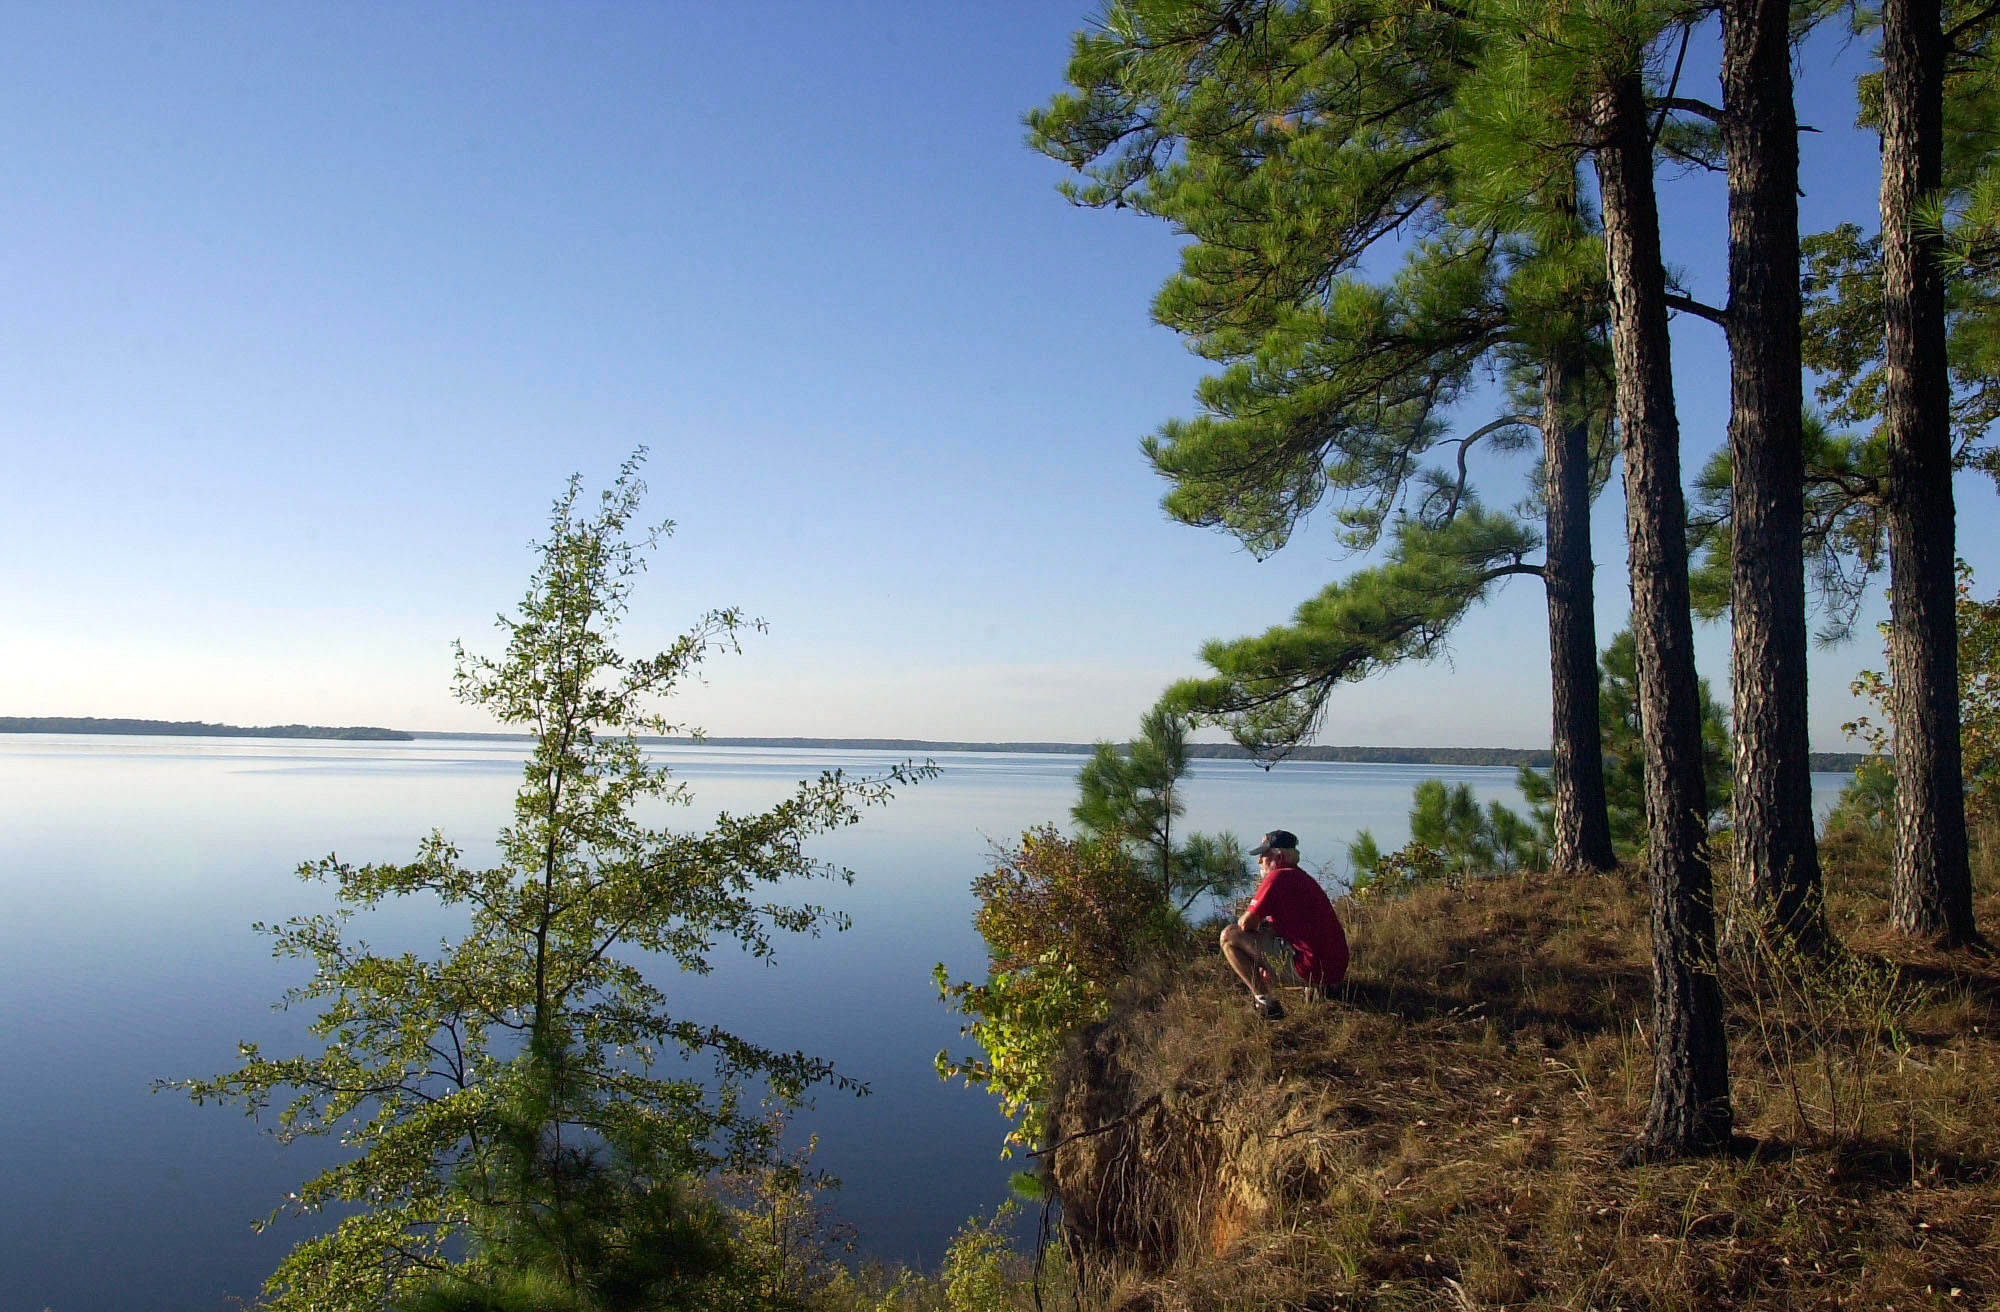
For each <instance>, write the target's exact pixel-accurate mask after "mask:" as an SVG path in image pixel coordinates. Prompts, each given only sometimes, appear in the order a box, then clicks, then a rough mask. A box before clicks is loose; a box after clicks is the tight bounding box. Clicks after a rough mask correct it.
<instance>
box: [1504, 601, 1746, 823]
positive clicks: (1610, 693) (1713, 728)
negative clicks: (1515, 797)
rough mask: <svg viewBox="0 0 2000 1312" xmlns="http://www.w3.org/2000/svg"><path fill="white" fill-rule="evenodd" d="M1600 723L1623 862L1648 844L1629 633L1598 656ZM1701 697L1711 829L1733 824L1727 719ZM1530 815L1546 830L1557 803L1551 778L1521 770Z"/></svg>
mask: <svg viewBox="0 0 2000 1312" xmlns="http://www.w3.org/2000/svg"><path fill="white" fill-rule="evenodd" d="M1597 686H1598V723H1599V725H1600V726H1601V729H1602V736H1601V741H1602V743H1603V745H1604V792H1605V801H1606V806H1607V809H1608V810H1609V812H1610V816H1611V841H1612V843H1613V845H1614V846H1615V847H1616V849H1617V851H1618V855H1619V856H1620V857H1621V858H1627V859H1629V858H1631V857H1634V856H1636V855H1637V854H1638V852H1639V851H1640V850H1641V848H1642V847H1643V846H1644V844H1645V841H1646V761H1645V752H1644V745H1643V744H1642V742H1641V741H1640V738H1639V663H1638V646H1637V644H1636V643H1635V642H1634V641H1633V638H1632V631H1631V630H1630V629H1626V630H1622V631H1621V632H1619V633H1618V635H1617V636H1616V637H1614V638H1612V639H1611V645H1610V646H1608V647H1606V648H1605V649H1604V651H1603V652H1602V653H1601V654H1600V655H1599V657H1598V685H1597ZM1698 686H1699V689H1700V694H1701V767H1702V774H1703V776H1704V777H1705V779H1706V780H1707V784H1708V806H1709V813H1708V816H1707V820H1708V824H1709V827H1710V828H1715V827H1716V826H1719V825H1726V824H1727V823H1728V822H1729V799H1730V746H1729V720H1728V718H1727V716H1725V715H1724V713H1723V710H1722V706H1721V704H1720V703H1719V702H1717V701H1716V700H1715V694H1714V693H1713V692H1712V691H1711V690H1710V689H1709V686H1708V680H1706V679H1703V680H1701V681H1700V683H1699V685H1698ZM1517 782H1518V784H1519V786H1520V789H1521V795H1522V796H1523V797H1525V798H1526V799H1527V801H1528V805H1529V810H1530V814H1531V815H1532V816H1533V818H1534V820H1535V821H1536V823H1537V824H1538V825H1540V826H1542V827H1544V828H1545V829H1546V827H1547V826H1548V825H1549V824H1550V823H1551V822H1552V820H1553V816H1552V814H1551V812H1550V809H1549V808H1550V807H1551V805H1552V804H1553V802H1554V796H1553V788H1552V786H1551V785H1550V783H1549V780H1548V776H1547V775H1545V774H1543V773H1542V772H1541V771H1539V770H1536V769H1535V768H1533V767H1532V766H1525V765H1524V766H1522V767H1521V768H1520V771H1519V774H1518V776H1517Z"/></svg>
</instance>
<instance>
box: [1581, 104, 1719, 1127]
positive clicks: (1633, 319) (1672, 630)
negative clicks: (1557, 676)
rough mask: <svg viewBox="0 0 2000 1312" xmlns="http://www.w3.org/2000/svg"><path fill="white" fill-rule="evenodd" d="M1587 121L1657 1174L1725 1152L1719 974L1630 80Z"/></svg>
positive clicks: (1660, 329) (1647, 163)
mask: <svg viewBox="0 0 2000 1312" xmlns="http://www.w3.org/2000/svg"><path fill="white" fill-rule="evenodd" d="M1593 108H1594V111H1595V117H1596V120H1597V124H1596V126H1597V132H1598V144H1597V147H1596V152H1595V154H1596V162H1597V177H1598V190H1599V192H1600V194H1601V196H1602V199H1603V206H1604V245H1605V267H1606V272H1607V274H1608V275H1609V279H1610V283H1611V342H1612V354H1613V357H1614V359H1615V361H1616V364H1617V370H1618V425H1619V429H1620V431H1621V434H1622V436H1623V440H1624V458H1625V505H1626V510H1625V515H1626V532H1627V537H1628V540H1629V553H1630V557H1631V567H1632V635H1633V638H1634V639H1635V645H1636V648H1637V655H1638V667H1639V721H1640V735H1641V738H1642V741H1643V744H1644V749H1645V757H1646V825H1647V834H1648V840H1649V841H1648V843H1647V877H1648V880H1649V883H1650V885H1651V889H1652V903H1653V1100H1652V1106H1651V1109H1650V1110H1649V1111H1648V1113H1647V1116H1646V1127H1645V1129H1644V1130H1643V1131H1642V1132H1641V1134H1640V1138H1639V1141H1638V1142H1637V1143H1636V1144H1635V1145H1634V1146H1633V1150H1634V1153H1635V1155H1636V1156H1638V1157H1641V1158H1646V1159H1655V1158H1662V1157H1673V1156H1680V1155H1683V1154H1687V1153H1694V1152H1702V1151H1705V1150H1708V1149H1712V1148H1715V1147H1717V1146H1719V1145H1721V1144H1723V1143H1725V1142H1727V1141H1728V1138H1729V1134H1730V1128H1731V1119H1732V1118H1731V1112H1730V1106H1729V1055H1728V1049H1727V1047H1726V1045H1725V1042H1724V1037H1723V1028H1722V988H1721V985H1720V982H1719V981H1718V980H1717V978H1716V973H1715V965H1716V963H1715V902H1714V891H1713V888H1712V887H1711V883H1710V875H1709V868H1708V851H1707V840H1708V829H1707V819H1706V818H1707V815H1708V797H1707V785H1706V783H1705V782H1704V780H1703V779H1702V773H1701V703H1700V694H1699V691H1698V685H1697V682H1696V677H1695V667H1694V622H1693V619H1692V618H1691V616H1690V615H1689V611H1688V578H1687V518H1686V506H1685V503H1684V499H1683V497H1682V493H1681V475H1680V467H1681V462H1680V423H1679V419H1678V418H1677V417H1676V414H1675V411H1674V393H1673V378H1672V375H1671V365H1670V356H1669V348H1668V342H1667V306H1666V270H1665V269H1664V267H1663V266H1662V264H1661V261H1660V213H1659V204H1658V201H1657V199H1656V198H1655V196H1654V193H1653V151H1652V142H1651V140H1650V139H1649V137H1648V134H1647V123H1646V106H1645V99H1644V96H1643V93H1642V91H1641V87H1640V82H1639V76H1638V74H1637V73H1636V72H1634V73H1632V74H1631V75H1628V76H1624V77H1620V78H1619V79H1618V80H1617V81H1615V82H1614V83H1613V84H1612V85H1611V86H1610V87H1609V88H1607V89H1606V90H1605V91H1604V92H1602V93H1600V95H1599V96H1598V97H1597V101H1596V104H1595V105H1594V106H1593Z"/></svg>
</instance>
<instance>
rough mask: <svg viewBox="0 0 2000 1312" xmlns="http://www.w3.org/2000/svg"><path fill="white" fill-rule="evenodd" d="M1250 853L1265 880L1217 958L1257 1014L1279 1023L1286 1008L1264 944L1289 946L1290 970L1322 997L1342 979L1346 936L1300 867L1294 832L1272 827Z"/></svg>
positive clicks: (1231, 928)
mask: <svg viewBox="0 0 2000 1312" xmlns="http://www.w3.org/2000/svg"><path fill="white" fill-rule="evenodd" d="M1250 851H1251V853H1252V854H1253V855H1255V856H1256V857H1257V867H1258V869H1260V870H1262V871H1263V872H1264V882H1263V883H1261V884H1259V885H1258V886H1257V892H1256V895H1255V896H1254V897H1252V898H1251V899H1250V905H1249V906H1247V907H1245V908H1244V909H1243V914H1242V915H1241V916H1240V917H1238V918H1237V921H1236V923H1235V924H1233V925H1227V926H1224V927H1223V930H1222V956H1223V959H1224V960H1226V961H1227V962H1228V963H1229V967H1230V969H1231V970H1234V971H1235V972H1236V977H1237V978H1238V979H1240V980H1242V981H1243V983H1244V985H1245V987H1247V988H1248V989H1249V990H1250V999H1251V1002H1252V1004H1253V1005H1254V1006H1255V1007H1256V1008H1257V1014H1258V1015H1260V1016H1262V1017H1264V1018H1265V1019H1266V1020H1278V1019H1281V1018H1282V1017H1283V1016H1284V1014H1285V1009H1284V1008H1283V1007H1282V1006H1280V1005H1279V1004H1278V1000H1277V998H1275V997H1273V996H1272V991H1273V990H1274V989H1275V987H1276V985H1277V978H1276V976H1274V975H1272V973H1271V968H1270V966H1269V965H1268V964H1266V963H1265V960H1264V945H1265V944H1266V943H1267V942H1268V941H1269V940H1270V939H1271V938H1280V939H1283V940H1284V941H1285V942H1287V943H1289V944H1291V945H1292V970H1293V971H1294V972H1296V973H1297V975H1298V977H1299V978H1300V979H1302V980H1304V981H1305V983H1306V987H1307V988H1309V989H1311V990H1312V991H1313V993H1321V994H1323V993H1325V992H1327V991H1329V990H1331V989H1333V988H1334V987H1335V986H1337V985H1338V984H1339V983H1340V981H1341V980H1342V979H1344V978H1346V976H1347V932H1346V931H1345V930H1343V929H1342V928H1341V927H1340V917H1339V916H1337V915H1335V914H1334V911H1333V903H1332V901H1331V900H1329V899H1328V897H1327V895H1326V890H1325V889H1323V888H1321V887H1320V886H1319V881H1317V880H1315V879H1314V878H1313V877H1312V876H1311V875H1309V874H1307V873H1306V872H1305V871H1303V870H1301V869H1299V840H1298V837H1297V836H1296V835H1295V834H1293V833H1292V832H1291V831H1290V830H1288V829H1273V830H1272V831H1271V832H1270V833H1268V834H1265V835H1264V841H1263V842H1262V843H1259V844H1258V845H1257V846H1256V847H1253V848H1251V849H1250ZM1308 996H1312V994H1308Z"/></svg>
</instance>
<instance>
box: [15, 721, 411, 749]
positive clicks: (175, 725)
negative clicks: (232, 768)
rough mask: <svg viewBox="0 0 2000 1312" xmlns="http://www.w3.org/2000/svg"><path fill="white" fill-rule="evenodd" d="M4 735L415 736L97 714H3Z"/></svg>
mask: <svg viewBox="0 0 2000 1312" xmlns="http://www.w3.org/2000/svg"><path fill="white" fill-rule="evenodd" d="M0 733H123V734H155V735H159V736H161V737H174V738H339V739H356V740H367V741H371V742H408V741H410V740H411V739H413V738H415V737H416V735H415V734H409V733H404V732H403V731H402V730H401V729H378V728H375V727H373V726H371V725H341V726H332V725H324V724H268V725H261V726H257V727H246V726H244V725H240V724H207V723H204V722H203V721H200V720H116V719H100V718H98V717H97V716H94V715H0Z"/></svg>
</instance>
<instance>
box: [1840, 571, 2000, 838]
mask: <svg viewBox="0 0 2000 1312" xmlns="http://www.w3.org/2000/svg"><path fill="white" fill-rule="evenodd" d="M1887 627H1888V626H1886V625H1884V626H1883V629H1884V632H1883V637H1884V638H1885V639H1886V638H1887V637H1888V633H1887ZM1852 691H1853V692H1854V693H1855V695H1856V696H1860V697H1866V698H1867V699H1868V700H1869V701H1870V702H1871V703H1872V704H1873V705H1874V706H1875V707H1876V710H1877V713H1878V714H1879V713H1881V712H1882V711H1883V709H1884V708H1886V707H1887V706H1888V705H1889V697H1890V693H1891V683H1890V680H1889V677H1888V676H1887V675H1886V674H1883V673H1881V672H1880V671H1877V670H1863V671H1861V674H1860V677H1858V678H1857V679H1855V681H1854V684H1853V686H1852ZM1958 719H1959V748H1960V752H1961V754H1962V756H1963V759H1964V763H1965V809H1966V817H1967V819H1968V821H1969V822H1970V824H1971V825H1972V827H1973V829H1974V830H1975V831H1976V832H1978V833H1980V834H1982V835H1990V834H1991V833H1992V831H1993V830H1994V828H1995V827H1996V826H2000V596H1996V597H1995V598H1994V599H1993V600H1992V601H1980V600H1979V599H1977V598H1976V597H1974V596H1973V595H1972V569H1971V567H1970V566H1968V565H1967V564H1966V563H1965V562H1964V561H1960V562H1959V563H1958ZM1841 727H1842V728H1843V729H1844V730H1845V731H1846V732H1847V733H1849V734H1851V735H1853V736H1855V737H1857V738H1860V739H1861V740H1862V741H1864V742H1866V743H1867V744H1868V748H1869V752H1870V756H1869V759H1867V760H1865V761H1863V762H1862V763H1861V765H1860V766H1858V767H1857V768H1856V770H1855V780H1854V782H1853V783H1851V784H1849V785H1848V786H1847V789H1846V791H1845V792H1843V793H1842V794H1841V804H1840V809H1839V812H1838V814H1840V815H1841V817H1842V819H1843V821H1845V820H1848V819H1852V820H1854V821H1857V822H1860V823H1862V824H1863V825H1864V826H1867V827H1871V828H1872V827H1880V828H1887V827H1891V826H1893V823H1894V800H1895V772H1894V770H1893V769H1892V768H1891V765H1890V762H1891V758H1892V756H1893V752H1894V747H1895V741H1894V738H1893V735H1892V734H1891V732H1890V729H1889V727H1888V726H1887V725H1885V724H1882V723H1880V722H1878V721H1877V720H1875V719H1874V718H1873V717H1871V716H1868V715H1859V716H1856V717H1855V718H1854V719H1853V720H1852V721H1851V722H1849V723H1848V724H1845V725H1842V726H1841ZM1885 797H1886V800H1887V805H1888V807H1889V814H1888V816H1887V817H1880V816H1877V815H1875V812H1877V811H1878V810H1879V808H1880V807H1881V806H1882V805H1883V803H1884V799H1885Z"/></svg>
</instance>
